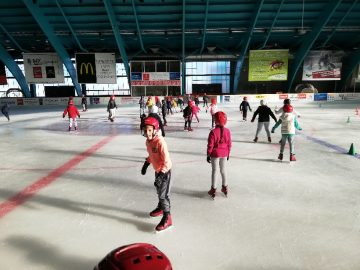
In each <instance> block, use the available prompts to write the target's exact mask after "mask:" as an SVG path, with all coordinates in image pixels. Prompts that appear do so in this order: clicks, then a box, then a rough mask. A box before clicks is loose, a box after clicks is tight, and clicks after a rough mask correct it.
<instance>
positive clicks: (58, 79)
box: [23, 53, 64, 83]
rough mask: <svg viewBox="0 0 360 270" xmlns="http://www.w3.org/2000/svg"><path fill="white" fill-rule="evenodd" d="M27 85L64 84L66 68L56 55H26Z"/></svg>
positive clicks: (24, 55) (24, 56)
mask: <svg viewBox="0 0 360 270" xmlns="http://www.w3.org/2000/svg"><path fill="white" fill-rule="evenodd" d="M23 58H24V69H25V79H26V82H27V83H63V82H64V68H63V63H62V61H61V59H60V57H59V56H58V55H57V54H56V53H24V54H23Z"/></svg>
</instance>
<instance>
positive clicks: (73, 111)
mask: <svg viewBox="0 0 360 270" xmlns="http://www.w3.org/2000/svg"><path fill="white" fill-rule="evenodd" d="M67 114H68V115H69V131H71V127H72V125H73V124H74V129H75V130H77V126H78V125H77V121H76V116H78V117H79V118H80V113H79V111H78V109H77V108H76V107H75V106H74V101H73V100H72V99H71V100H69V102H68V106H67V107H66V108H65V110H64V112H63V118H65V116H66V115H67Z"/></svg>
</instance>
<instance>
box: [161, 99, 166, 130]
mask: <svg viewBox="0 0 360 270" xmlns="http://www.w3.org/2000/svg"><path fill="white" fill-rule="evenodd" d="M161 114H162V117H163V120H164V126H167V121H166V104H165V100H162V101H161Z"/></svg>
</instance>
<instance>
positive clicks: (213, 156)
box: [206, 111, 231, 199]
mask: <svg viewBox="0 0 360 270" xmlns="http://www.w3.org/2000/svg"><path fill="white" fill-rule="evenodd" d="M214 118H215V124H216V126H215V128H214V129H213V130H211V131H210V133H209V137H208V144H207V158H206V160H207V162H208V163H211V189H210V190H209V192H208V194H209V195H210V197H211V198H212V199H214V198H215V194H216V188H217V183H216V171H217V168H218V167H220V174H221V179H222V187H221V192H222V193H224V195H225V196H227V195H228V185H227V181H226V180H227V179H226V169H225V163H226V160H229V156H230V150H231V132H230V130H229V129H228V128H226V127H225V125H226V122H227V116H226V114H225V113H224V112H221V111H220V112H217V113H215V115H214Z"/></svg>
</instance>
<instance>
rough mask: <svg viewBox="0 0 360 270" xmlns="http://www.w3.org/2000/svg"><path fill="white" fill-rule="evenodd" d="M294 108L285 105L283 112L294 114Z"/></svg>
mask: <svg viewBox="0 0 360 270" xmlns="http://www.w3.org/2000/svg"><path fill="white" fill-rule="evenodd" d="M293 110H294V109H293V106H291V105H289V104H286V105H284V107H283V111H284V112H286V113H291V112H293Z"/></svg>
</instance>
